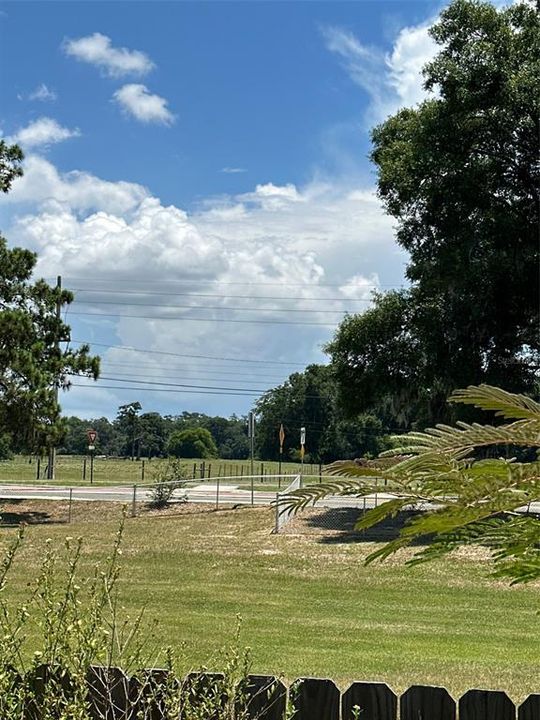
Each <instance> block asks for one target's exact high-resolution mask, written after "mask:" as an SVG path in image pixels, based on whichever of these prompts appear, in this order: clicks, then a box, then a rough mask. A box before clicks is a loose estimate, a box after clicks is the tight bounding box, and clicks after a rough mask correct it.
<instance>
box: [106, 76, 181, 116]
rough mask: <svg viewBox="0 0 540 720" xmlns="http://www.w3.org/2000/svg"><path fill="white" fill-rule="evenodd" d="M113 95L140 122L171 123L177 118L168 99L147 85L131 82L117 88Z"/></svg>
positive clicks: (124, 109) (125, 110)
mask: <svg viewBox="0 0 540 720" xmlns="http://www.w3.org/2000/svg"><path fill="white" fill-rule="evenodd" d="M113 97H114V100H115V101H116V102H117V103H118V104H119V105H120V107H121V108H122V110H123V111H124V112H126V113H127V114H128V115H131V116H133V117H134V118H135V119H136V120H139V121H140V122H143V123H159V124H162V125H171V124H172V123H173V122H174V120H175V118H174V115H173V114H172V112H171V111H170V110H169V108H168V107H167V100H165V98H162V97H160V96H159V95H154V94H153V93H151V92H149V90H148V88H147V87H146V85H140V84H138V83H129V84H128V85H124V86H123V87H121V88H120V89H119V90H117V91H116V92H115V93H114V96H113Z"/></svg>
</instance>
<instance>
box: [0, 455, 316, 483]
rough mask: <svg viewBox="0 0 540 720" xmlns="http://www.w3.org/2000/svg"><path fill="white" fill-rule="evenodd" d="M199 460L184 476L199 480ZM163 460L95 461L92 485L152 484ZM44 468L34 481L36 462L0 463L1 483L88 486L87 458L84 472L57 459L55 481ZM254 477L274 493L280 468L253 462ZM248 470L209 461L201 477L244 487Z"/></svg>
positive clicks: (312, 468) (290, 467)
mask: <svg viewBox="0 0 540 720" xmlns="http://www.w3.org/2000/svg"><path fill="white" fill-rule="evenodd" d="M202 462H203V461H202V460H201V459H193V460H184V461H183V464H184V466H185V468H186V472H187V473H188V474H189V476H192V475H193V471H194V470H195V471H196V478H197V479H200V472H201V463H202ZM162 463H163V460H160V459H155V458H154V459H153V460H148V459H145V460H144V463H143V461H142V460H133V461H132V460H130V459H129V458H102V457H96V458H95V459H94V484H95V485H126V484H128V485H133V484H142V483H145V484H146V483H151V482H152V481H153V478H154V476H155V474H156V472H157V470H158V469H159V467H160V465H161V464H162ZM46 465H47V461H46V459H42V460H41V462H40V466H39V471H40V477H39V479H38V477H37V471H38V465H37V460H36V458H34V457H28V456H21V455H19V456H16V457H14V458H13V459H12V460H4V461H0V483H24V484H28V485H45V484H51V482H53V484H56V485H70V486H79V485H89V484H90V459H89V458H86V472H85V471H84V467H85V458H84V456H81V455H59V456H58V457H57V460H56V472H55V480H54V481H50V480H47V479H46V477H45V475H46V472H45V468H46ZM253 469H254V474H256V475H261V476H263V477H264V478H265V480H264V481H263V482H262V483H261V488H262V489H274V488H277V482H276V481H275V480H272V479H271V478H270V477H267V476H271V475H276V474H277V473H278V472H279V464H278V463H277V462H264V461H261V460H256V461H255V462H254V466H253ZM303 469H304V474H306V475H309V474H310V473H313V478H314V479H318V473H319V466H318V465H310V464H306V465H305V466H304V468H303ZM300 470H301V466H300V464H299V463H285V462H284V463H282V466H281V472H282V473H284V474H291V475H293V474H295V473H298V472H300ZM250 472H251V468H250V462H249V460H223V459H212V460H205V461H204V476H205V478H208V477H217V476H220V477H222V478H223V481H224V482H233V481H232V480H231V481H228V478H229V477H232V476H241V477H240V479H235V480H234V483H235V484H239V485H242V484H244V482H246V481H244V480H243V477H245V476H247V475H250ZM282 486H283V483H282Z"/></svg>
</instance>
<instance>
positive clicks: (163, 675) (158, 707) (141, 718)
mask: <svg viewBox="0 0 540 720" xmlns="http://www.w3.org/2000/svg"><path fill="white" fill-rule="evenodd" d="M170 683H172V684H173V688H174V687H175V686H176V687H179V685H180V683H179V682H178V680H176V679H174V678H172V677H171V676H170V675H169V673H168V671H167V670H161V669H158V668H153V669H151V670H146V671H144V673H143V675H142V676H141V677H138V678H137V677H133V678H131V681H130V685H129V689H130V696H131V697H132V698H133V701H132V702H133V711H132V718H133V720H135V718H136V719H137V720H163V719H164V718H165V717H167V715H166V713H167V710H168V708H167V703H166V697H167V693H168V692H169V690H170V689H172V688H171V687H170Z"/></svg>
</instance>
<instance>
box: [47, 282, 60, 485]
mask: <svg viewBox="0 0 540 720" xmlns="http://www.w3.org/2000/svg"><path fill="white" fill-rule="evenodd" d="M56 290H57V293H58V294H57V298H56V318H57V320H61V318H62V299H61V294H62V276H61V275H58V277H57V278H56ZM56 350H57V353H58V355H59V354H60V341H59V340H57V341H56ZM54 400H55V403H56V404H57V405H58V383H57V381H56V380H55V381H54ZM50 443H51V444H50V445H49V463H48V465H47V480H54V468H55V464H56V448H55V447H54V445H53V444H52V440H51V441H50Z"/></svg>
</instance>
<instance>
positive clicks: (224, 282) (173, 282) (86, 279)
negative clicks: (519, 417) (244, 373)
mask: <svg viewBox="0 0 540 720" xmlns="http://www.w3.org/2000/svg"><path fill="white" fill-rule="evenodd" d="M48 279H49V280H51V278H48ZM54 279H56V278H54ZM63 279H64V280H65V281H69V280H76V281H82V282H100V283H111V282H114V284H115V285H117V284H118V283H130V284H131V285H134V284H135V283H139V284H141V285H159V286H162V285H163V284H168V285H186V284H194V283H196V284H197V285H210V284H212V285H226V286H229V285H235V286H245V287H252V286H256V287H266V286H267V287H314V288H320V287H344V286H346V285H347V281H346V280H342V281H341V282H338V283H320V282H307V283H299V282H259V281H245V280H244V281H240V280H235V281H231V280H217V279H212V278H210V279H207V278H182V279H181V280H167V279H162V278H159V279H156V280H149V279H148V278H147V277H145V278H142V277H133V276H132V277H129V278H117V277H115V278H114V279H112V278H103V277H95V276H90V275H85V276H80V275H67V276H63ZM362 284H363V286H364V287H374V288H378V287H387V288H394V289H396V290H397V289H401V288H403V287H405V286H404V285H403V284H401V285H395V284H394V283H362Z"/></svg>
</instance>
